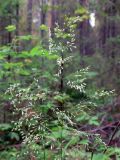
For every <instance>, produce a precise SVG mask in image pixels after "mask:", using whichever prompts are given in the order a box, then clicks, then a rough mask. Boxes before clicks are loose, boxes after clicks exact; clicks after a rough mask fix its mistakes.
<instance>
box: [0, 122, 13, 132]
mask: <svg viewBox="0 0 120 160" xmlns="http://www.w3.org/2000/svg"><path fill="white" fill-rule="evenodd" d="M11 128H12V126H11V125H10V124H7V123H2V124H0V131H6V130H9V129H11Z"/></svg>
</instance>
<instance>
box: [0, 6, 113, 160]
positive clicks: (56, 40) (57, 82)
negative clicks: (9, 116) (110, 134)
mask: <svg viewBox="0 0 120 160" xmlns="http://www.w3.org/2000/svg"><path fill="white" fill-rule="evenodd" d="M76 14H78V16H74V17H66V20H65V23H64V29H63V28H61V27H60V26H59V24H56V28H55V29H54V37H52V36H51V35H50V37H49V46H48V47H47V48H46V47H45V46H44V45H42V44H37V45H36V46H34V47H32V49H31V50H24V49H23V50H21V51H18V50H16V47H17V43H18V42H19V41H29V40H32V38H33V37H32V36H31V35H27V36H20V37H14V38H13V40H12V43H11V44H8V45H6V46H2V47H1V48H0V62H1V64H0V67H1V68H2V74H1V77H0V78H1V80H2V81H5V83H6V84H7V85H6V87H5V88H3V90H2V93H4V92H5V90H6V88H7V86H8V85H9V84H10V86H9V88H8V89H7V90H6V92H5V93H6V95H5V96H6V97H9V99H7V100H9V102H10V105H11V106H12V112H13V115H14V117H15V119H14V120H13V125H14V128H13V130H12V132H10V133H9V134H8V137H9V138H10V139H11V140H16V141H19V140H20V136H21V137H22V147H21V149H20V150H17V151H16V150H9V152H8V153H7V154H6V158H7V159H9V157H10V156H11V157H10V158H13V160H14V159H15V156H17V159H18V160H22V159H23V160H24V159H26V160H27V159H32V158H33V157H35V158H36V159H38V160H41V159H56V160H58V159H76V158H81V159H90V154H91V151H90V150H92V151H93V150H95V155H94V156H93V158H94V159H98V158H99V157H103V159H105V158H106V156H107V155H103V154H102V153H103V151H104V150H105V148H106V144H105V143H104V142H103V140H102V139H101V137H100V135H98V134H92V133H90V132H87V131H86V130H84V131H83V130H81V129H80V128H79V127H78V126H79V124H81V125H85V126H89V127H90V128H91V127H96V126H99V124H100V122H99V118H100V117H99V115H98V113H96V115H95V112H94V111H95V109H97V108H98V107H99V106H100V105H103V104H104V103H105V102H106V99H107V100H109V98H111V95H112V94H113V91H106V90H97V88H95V87H94V88H95V89H92V88H91V85H90V82H91V81H92V78H94V77H95V76H96V75H97V72H94V71H90V69H89V67H86V68H81V69H80V68H79V66H78V68H77V71H76V68H75V67H74V66H73V65H71V63H72V60H73V59H74V57H73V53H74V51H75V49H76V46H75V38H76V36H75V28H76V27H77V25H78V24H79V23H80V22H82V21H83V20H86V19H87V18H88V12H87V11H86V9H85V8H79V9H78V10H77V11H76ZM66 27H67V30H66ZM6 29H7V30H8V31H9V32H12V31H14V30H15V27H14V26H8V27H7V28H6ZM40 29H41V30H45V31H47V30H48V28H47V27H46V26H45V25H42V26H41V27H40ZM50 34H51V33H50ZM9 57H10V59H9ZM62 83H63V84H62ZM5 96H3V99H5ZM16 117H17V120H16ZM0 128H1V130H6V129H8V128H9V125H8V126H7V125H5V124H4V125H2V124H1V126H0ZM17 133H19V134H20V136H19V135H18V134H17ZM86 148H87V150H88V152H87V150H86ZM5 153H6V151H4V152H2V154H3V155H1V157H2V158H3V157H4V154H5ZM104 157H105V158H104ZM107 157H109V155H108V156H107Z"/></svg>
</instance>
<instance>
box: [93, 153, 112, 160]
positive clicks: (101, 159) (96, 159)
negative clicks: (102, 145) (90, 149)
mask: <svg viewBox="0 0 120 160" xmlns="http://www.w3.org/2000/svg"><path fill="white" fill-rule="evenodd" d="M93 160H109V157H108V156H107V155H104V154H102V153H100V154H94V156H93Z"/></svg>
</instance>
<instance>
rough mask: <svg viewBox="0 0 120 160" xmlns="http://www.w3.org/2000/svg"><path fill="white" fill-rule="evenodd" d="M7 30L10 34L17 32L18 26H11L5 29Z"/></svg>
mask: <svg viewBox="0 0 120 160" xmlns="http://www.w3.org/2000/svg"><path fill="white" fill-rule="evenodd" d="M5 29H6V30H7V31H8V32H13V31H15V30H16V26H15V25H9V26H7V27H5Z"/></svg>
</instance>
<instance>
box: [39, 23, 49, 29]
mask: <svg viewBox="0 0 120 160" xmlns="http://www.w3.org/2000/svg"><path fill="white" fill-rule="evenodd" d="M40 29H41V30H43V31H48V26H46V25H44V24H42V25H40Z"/></svg>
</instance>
